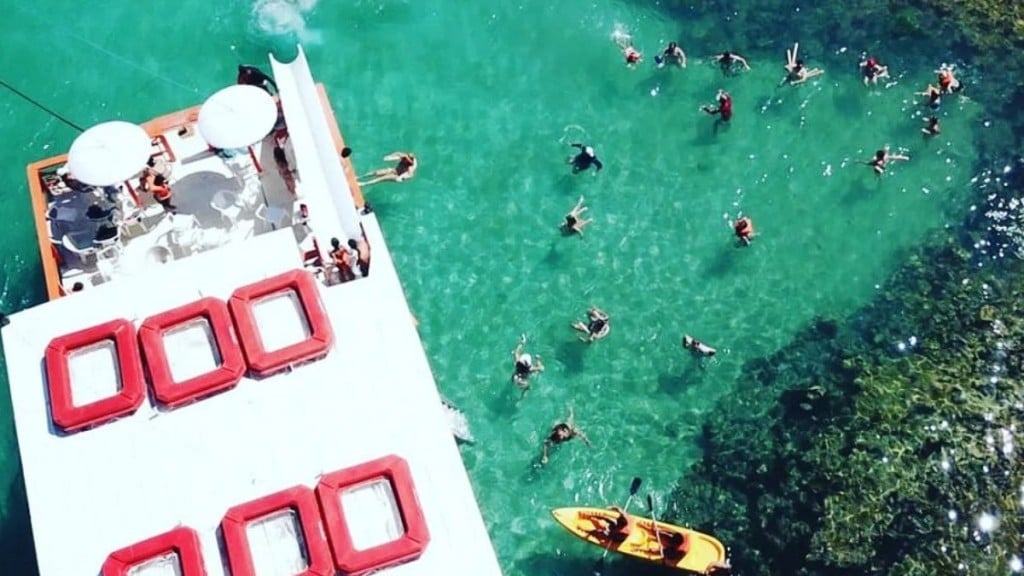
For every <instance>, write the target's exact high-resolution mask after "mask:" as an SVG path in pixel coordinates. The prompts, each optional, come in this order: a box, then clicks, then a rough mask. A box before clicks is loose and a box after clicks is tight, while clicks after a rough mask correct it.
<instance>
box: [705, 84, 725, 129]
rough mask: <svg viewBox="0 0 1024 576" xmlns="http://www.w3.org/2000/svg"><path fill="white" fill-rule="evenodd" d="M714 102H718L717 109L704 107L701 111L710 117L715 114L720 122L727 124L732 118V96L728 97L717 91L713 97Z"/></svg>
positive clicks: (723, 91)
mask: <svg viewBox="0 0 1024 576" xmlns="http://www.w3.org/2000/svg"><path fill="white" fill-rule="evenodd" d="M715 100H716V101H717V102H718V107H717V108H716V107H714V106H707V105H705V106H702V107H701V110H703V111H704V112H706V113H708V114H710V115H712V116H714V115H716V114H717V115H718V116H719V117H720V118H721V120H722V122H728V121H729V120H730V119H731V118H732V96H729V93H728V92H726V91H725V90H719V91H718V94H716V95H715Z"/></svg>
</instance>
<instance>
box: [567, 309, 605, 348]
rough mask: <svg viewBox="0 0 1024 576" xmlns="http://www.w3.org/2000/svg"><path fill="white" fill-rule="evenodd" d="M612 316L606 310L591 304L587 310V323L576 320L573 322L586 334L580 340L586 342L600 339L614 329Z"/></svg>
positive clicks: (574, 326) (575, 326)
mask: <svg viewBox="0 0 1024 576" xmlns="http://www.w3.org/2000/svg"><path fill="white" fill-rule="evenodd" d="M610 322H611V317H610V316H608V313H607V312H605V311H604V310H601V309H600V308H598V307H597V306H591V307H590V310H587V323H586V324H584V323H583V322H580V321H576V322H573V324H572V327H573V328H575V329H576V330H579V331H580V332H583V333H584V334H586V336H581V337H580V340H583V341H584V342H594V341H596V340H600V339H602V338H604V337H605V336H607V335H608V333H609V332H611V330H612V325H611V324H610Z"/></svg>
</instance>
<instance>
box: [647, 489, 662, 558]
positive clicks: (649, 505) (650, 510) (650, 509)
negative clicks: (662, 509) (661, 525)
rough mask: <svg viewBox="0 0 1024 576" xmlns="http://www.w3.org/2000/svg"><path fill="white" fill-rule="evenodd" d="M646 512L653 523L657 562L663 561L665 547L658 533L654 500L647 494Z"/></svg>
mask: <svg viewBox="0 0 1024 576" xmlns="http://www.w3.org/2000/svg"><path fill="white" fill-rule="evenodd" d="M647 512H648V513H649V514H650V515H651V521H652V522H653V523H654V539H655V540H657V541H658V556H659V560H664V559H665V546H664V545H663V544H662V543H661V534H659V533H658V517H657V516H655V515H654V498H652V497H651V495H650V494H647Z"/></svg>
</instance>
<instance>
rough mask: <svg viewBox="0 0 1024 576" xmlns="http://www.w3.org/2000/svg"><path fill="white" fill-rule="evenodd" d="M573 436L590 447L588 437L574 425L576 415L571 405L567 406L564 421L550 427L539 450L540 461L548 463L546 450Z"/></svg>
mask: <svg viewBox="0 0 1024 576" xmlns="http://www.w3.org/2000/svg"><path fill="white" fill-rule="evenodd" d="M573 438H579V439H580V440H583V443H584V444H586V445H587V447H588V448H589V447H590V439H589V438H587V435H586V434H584V433H583V431H582V430H580V429H579V428H577V427H576V417H575V415H574V414H573V411H572V406H570V407H569V417H568V418H566V419H565V421H564V422H559V423H557V424H555V425H554V426H552V427H551V432H550V433H548V437H547V438H545V439H544V446H543V448H542V451H541V457H540V463H541V464H542V465H543V464H547V463H548V451H549V450H550V449H551V448H553V447H554V446H557V445H558V444H562V443H564V442H568V441H569V440H572V439H573Z"/></svg>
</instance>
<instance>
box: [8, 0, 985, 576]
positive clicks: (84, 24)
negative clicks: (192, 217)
mask: <svg viewBox="0 0 1024 576" xmlns="http://www.w3.org/2000/svg"><path fill="white" fill-rule="evenodd" d="M639 4H640V3H628V2H614V1H611V0H594V1H591V2H586V3H584V2H581V1H575V0H573V1H567V2H543V1H541V0H522V1H520V2H518V3H455V2H440V1H437V0H417V1H416V2H412V1H411V0H410V1H399V0H378V1H376V2H369V1H362V0H356V1H353V2H344V3H342V2H338V3H328V2H321V3H317V2H315V1H312V0H306V1H304V2H299V1H284V0H269V1H263V2H257V3H253V2H248V1H245V2H243V1H237V0H236V1H232V2H222V3H219V4H212V3H207V2H202V1H199V0H186V1H183V2H178V3H176V4H174V5H173V7H171V6H166V7H154V6H153V5H151V4H145V5H143V4H141V3H139V4H137V3H129V2H121V3H119V4H116V5H115V4H111V6H110V7H109V8H108V9H107V10H106V11H104V12H102V13H100V12H96V13H87V14H83V13H82V10H81V8H80V3H77V2H71V1H70V0H46V1H45V2H39V3H37V4H35V5H34V6H33V7H31V8H28V7H21V6H13V5H12V6H10V9H9V13H8V17H7V18H5V19H4V20H2V21H0V34H2V35H3V38H4V39H5V41H6V46H7V48H6V49H5V50H4V51H3V52H0V79H2V80H4V81H6V82H9V83H10V84H12V85H14V86H16V87H17V88H19V89H20V90H22V91H24V92H26V93H28V94H30V95H31V96H33V97H34V98H36V99H38V100H40V101H41V102H43V103H45V104H46V105H47V106H50V107H52V108H54V109H55V110H57V111H59V112H60V113H61V114H63V115H65V116H67V117H68V118H69V119H72V121H74V122H76V123H78V124H81V125H86V126H87V125H89V124H92V123H95V122H100V121H104V120H108V119H112V118H124V119H127V120H132V121H143V120H146V119H148V118H151V117H153V116H156V115H159V114H162V113H165V112H168V111H173V110H176V109H179V108H182V107H185V106H190V105H194V104H197V103H200V102H201V101H202V100H203V99H204V98H205V97H206V96H208V95H209V94H211V93H212V92H214V91H216V90H217V89H218V88H220V87H222V86H224V85H226V84H228V83H231V82H232V81H233V79H234V69H235V66H236V64H237V63H239V62H246V63H252V64H257V65H265V62H266V59H265V55H266V53H267V52H268V51H270V50H273V51H276V52H277V53H278V54H279V55H282V56H287V55H288V54H290V53H291V52H292V51H293V46H294V43H295V41H297V40H300V39H301V40H302V41H303V42H304V47H305V50H306V52H307V55H308V57H309V59H310V62H311V66H312V68H313V72H314V75H315V76H316V78H317V79H318V80H319V81H321V82H323V83H324V84H325V85H326V87H327V89H328V92H329V94H330V96H331V100H332V102H333V104H334V107H335V111H336V114H337V117H338V119H339V122H340V123H341V128H342V131H343V133H344V135H345V138H346V140H347V142H348V144H349V145H350V146H352V147H353V148H354V149H355V154H354V161H355V164H356V166H357V169H358V170H359V171H360V172H363V171H368V170H370V169H373V168H376V167H378V164H380V163H381V161H380V157H381V156H383V155H385V154H387V153H388V152H391V151H393V150H395V149H401V150H413V151H415V152H416V153H417V154H418V156H419V157H420V164H421V166H420V169H419V171H418V173H417V177H416V178H415V179H414V180H413V181H411V182H409V183H404V184H401V185H393V184H381V185H379V186H374V187H371V188H368V189H367V190H366V195H367V197H368V199H369V200H370V202H371V203H372V204H373V205H374V207H375V208H376V210H377V214H378V216H379V218H380V220H381V222H382V226H383V229H384V232H385V235H386V237H387V239H388V245H389V247H390V249H391V251H392V253H393V254H394V256H395V260H396V263H397V265H398V268H399V274H400V276H401V278H402V281H403V283H404V285H405V288H406V291H407V294H408V297H409V299H410V304H411V306H412V308H413V310H414V312H415V314H416V316H417V318H418V320H419V321H420V331H421V334H422V336H423V340H424V344H425V346H426V348H427V351H428V354H429V356H430V359H431V363H432V366H433V368H434V372H435V375H436V378H437V381H438V384H439V387H440V389H441V391H442V393H443V394H444V395H445V396H447V397H448V398H449V399H451V400H452V401H453V402H454V403H455V404H457V405H458V406H460V407H461V408H462V409H463V410H464V411H465V412H466V413H467V414H468V415H469V417H470V419H471V422H472V425H473V428H474V432H475V434H476V437H477V439H478V443H477V445H475V446H471V447H466V448H464V449H463V455H464V459H465V462H466V465H467V467H468V469H469V471H470V475H471V477H472V479H473V482H474V486H475V488H476V493H477V497H478V500H479V502H480V505H481V508H482V510H483V513H484V516H485V519H486V521H487V523H488V526H489V527H490V530H491V535H492V539H493V541H494V543H495V547H496V549H497V551H498V554H499V556H500V559H501V562H502V565H503V567H504V568H505V571H506V574H508V575H510V576H512V575H525V574H546V573H558V574H587V573H589V571H590V566H591V562H592V560H593V559H594V558H595V557H596V555H595V553H594V550H592V549H588V548H587V547H586V546H585V545H583V544H580V543H578V542H576V541H574V540H573V539H572V538H570V537H569V536H568V535H567V534H565V533H564V532H562V531H561V529H559V528H557V527H556V526H555V525H554V523H553V522H552V521H551V519H550V515H549V514H548V511H549V510H550V509H551V508H553V507H557V506H563V505H573V504H580V505H583V504H593V505H604V504H606V503H609V502H613V501H621V500H622V499H623V498H624V496H625V495H624V492H625V490H626V488H627V486H628V484H629V480H630V478H631V477H633V476H642V477H643V478H644V492H648V491H650V492H653V493H654V494H655V498H656V500H659V501H661V500H663V499H664V495H665V494H666V493H667V492H668V491H669V490H670V489H671V487H672V484H673V482H675V481H676V480H677V479H678V477H679V475H680V473H681V472H682V471H683V469H684V467H685V466H686V465H687V464H688V463H689V462H691V461H692V460H693V459H694V458H695V457H697V456H698V455H699V452H698V449H697V446H696V445H695V439H696V437H697V435H698V433H699V430H700V426H701V424H702V415H703V414H704V413H705V411H706V410H707V409H708V408H710V407H711V405H712V404H713V403H714V402H715V401H716V400H717V399H719V398H722V397H728V396H730V395H739V394H743V392H744V382H742V381H738V380H737V376H738V375H739V369H740V367H741V366H742V364H743V363H744V362H745V361H747V360H750V359H752V358H757V357H759V356H763V355H766V354H768V353H770V352H772V351H773V350H775V349H777V348H779V347H780V346H782V345H784V344H785V343H786V342H787V341H788V340H789V339H790V338H791V337H792V335H793V334H794V333H795V332H796V331H797V330H798V329H799V328H801V327H802V326H804V325H805V324H806V323H807V322H808V321H809V320H810V319H811V318H813V317H814V316H816V315H842V314H846V313H849V312H852V311H854V310H855V309H856V308H857V307H858V306H859V305H861V304H863V303H864V302H866V301H867V300H868V299H869V298H871V297H872V296H873V294H874V293H875V291H876V285H878V284H880V283H881V282H882V281H884V279H885V278H886V277H887V276H888V274H889V273H890V272H891V271H892V270H893V268H894V267H895V266H896V265H898V264H899V263H900V261H901V257H902V256H903V255H904V254H905V251H906V250H907V249H909V248H910V247H912V246H914V245H916V244H919V243H921V242H923V241H925V240H927V239H928V238H929V237H930V236H932V235H934V234H937V233H938V231H940V230H941V229H942V228H943V227H945V226H948V225H953V224H955V223H957V222H959V220H960V218H961V217H962V214H963V211H964V210H965V209H966V207H965V206H964V202H965V199H966V198H967V195H968V193H969V186H968V181H969V180H970V178H971V176H972V169H973V165H972V163H973V161H974V160H975V150H974V149H973V146H972V140H971V132H970V127H971V124H972V121H973V120H974V119H975V118H976V117H977V116H978V114H979V113H980V111H979V110H978V107H977V106H976V105H974V104H972V103H971V102H969V101H967V100H966V99H960V100H955V99H947V103H946V104H945V106H944V109H943V111H942V117H943V135H942V136H941V137H939V138H937V139H935V140H934V141H931V142H925V141H924V140H923V139H922V137H921V135H920V133H919V130H920V127H921V120H920V117H919V116H920V114H921V112H922V110H923V109H922V108H921V107H920V106H917V105H916V100H915V97H914V96H913V92H915V91H918V90H920V89H921V88H922V87H923V86H924V85H925V84H926V83H927V82H928V81H929V80H930V79H931V69H920V70H907V71H904V70H898V69H895V67H894V70H893V76H894V78H893V81H894V82H895V84H894V85H893V86H890V87H881V86H880V87H878V88H875V89H870V90H869V89H867V88H865V87H864V86H863V85H862V84H861V83H860V78H859V75H858V74H857V71H856V63H857V61H858V55H859V52H860V50H861V48H862V47H857V46H850V47H843V46H829V45H828V44H827V39H824V38H818V39H813V40H812V39H806V40H805V44H804V45H805V46H807V45H814V46H817V47H818V48H817V53H812V54H811V55H810V58H812V59H814V60H812V63H814V64H817V63H820V62H822V61H826V62H827V67H828V70H827V73H826V75H825V76H823V77H821V78H820V79H818V80H817V81H814V82H811V83H808V84H807V85H805V86H801V87H781V88H780V87H777V84H778V81H779V79H780V77H781V75H782V70H781V65H782V63H783V61H784V60H783V54H784V49H785V47H786V42H787V41H788V40H789V39H780V42H779V45H778V46H777V49H774V50H773V51H770V52H759V51H755V50H747V49H746V48H745V47H743V46H732V47H731V48H732V49H735V50H737V51H739V52H740V53H742V54H744V55H746V56H747V57H748V58H749V59H750V61H751V64H752V66H753V70H752V71H750V72H749V73H744V74H741V75H737V76H734V77H728V78H725V77H723V76H722V74H721V73H720V72H719V71H718V69H717V67H715V66H712V65H711V64H709V63H708V62H707V59H706V58H707V57H708V56H710V55H712V54H714V53H717V52H719V51H721V50H722V49H724V48H726V47H727V46H723V45H722V44H719V43H718V42H720V41H721V38H720V37H719V36H718V31H717V30H716V27H715V26H716V21H715V19H714V18H711V17H706V18H702V19H699V20H696V21H690V22H681V21H679V20H678V19H672V18H670V17H669V16H668V15H667V14H665V13H664V12H662V11H660V10H659V9H657V8H656V7H648V8H643V7H638V5H639ZM53 19H58V20H60V22H61V26H60V30H59V31H55V30H54V29H53V25H52V22H53ZM617 28H625V29H628V31H629V32H630V33H631V34H632V35H633V36H634V38H635V40H636V44H637V46H638V47H639V48H640V49H641V50H644V51H645V52H646V56H647V61H646V62H645V63H644V64H643V65H641V66H640V67H639V68H637V69H635V70H630V69H627V68H626V67H625V66H623V63H622V58H621V56H620V55H619V54H618V52H617V50H616V48H615V44H614V43H613V41H612V33H613V31H614V30H616V29H617ZM44 39H45V41H43V40H44ZM671 39H678V40H680V42H681V45H682V46H683V48H684V49H685V50H686V51H687V54H688V56H689V58H690V66H689V67H688V68H687V69H686V70H678V69H673V68H666V69H664V70H657V69H655V68H654V66H653V63H652V60H653V55H654V54H655V53H656V51H657V50H658V49H660V48H661V47H662V45H663V44H664V43H665V42H666V41H668V40H671ZM793 40H796V39H793ZM844 48H845V50H844ZM805 50H807V49H806V48H805ZM815 60H816V61H815ZM937 64H938V62H936V65H937ZM719 88H725V89H727V90H729V91H730V92H731V93H732V95H733V97H734V99H735V104H734V108H735V116H734V118H733V121H732V122H731V125H730V126H726V127H722V128H721V129H719V130H717V131H716V130H715V122H714V119H712V118H711V117H709V116H707V115H704V114H702V113H700V112H699V111H698V108H699V106H700V105H702V104H710V103H712V102H713V99H714V95H715V92H716V90H717V89H719ZM0 118H2V119H3V120H2V126H3V127H4V129H5V130H4V132H5V135H6V141H7V144H6V145H5V146H4V147H3V148H2V149H0V185H2V186H0V190H2V193H0V215H2V216H3V218H4V221H5V222H6V223H7V225H6V226H5V230H4V232H3V240H4V241H3V242H2V243H0V251H2V259H0V262H2V265H3V269H2V273H0V274H2V280H3V284H2V287H3V289H2V292H0V308H2V309H4V310H16V309H19V308H23V307H26V306H30V305H34V304H37V303H39V302H41V301H42V300H43V299H44V292H43V289H42V283H41V280H40V279H41V271H40V268H39V262H38V255H37V248H36V241H35V235H34V229H33V226H32V223H31V218H30V215H31V210H30V206H29V201H28V198H27V189H26V185H25V176H24V168H23V167H24V165H25V164H27V163H29V162H30V161H33V160H36V159H40V158H43V157H47V156H50V155H54V154H57V153H61V152H63V151H65V150H66V149H67V147H68V146H69V145H70V143H71V141H72V140H73V138H74V136H75V135H76V133H75V132H74V131H73V130H72V129H70V128H68V127H67V126H65V125H64V124H62V123H60V122H58V121H56V120H54V119H53V118H51V117H49V116H47V115H46V114H44V113H42V112H40V111H39V110H38V109H36V108H34V107H32V106H31V105H29V104H27V103H26V102H25V101H23V100H21V99H19V98H17V97H15V96H14V95H12V94H11V93H10V92H7V91H0ZM575 140H584V141H585V142H587V143H589V144H592V145H593V146H595V147H596V148H597V151H598V154H599V155H600V157H601V159H602V160H603V161H604V163H605V170H604V171H602V172H601V173H600V174H593V173H584V174H579V175H572V174H571V173H570V171H569V169H568V167H567V166H566V164H565V159H566V157H567V156H568V155H570V154H571V149H570V148H569V147H568V145H567V144H568V143H569V142H572V141H575ZM886 143H889V144H891V145H892V146H893V147H894V148H905V149H907V150H909V154H910V155H911V156H912V160H911V161H910V162H905V163H899V164H896V165H894V166H893V167H892V168H891V169H890V170H889V173H888V174H887V175H886V176H885V177H884V178H882V179H876V178H875V176H874V175H873V174H872V172H871V170H870V169H869V168H867V167H866V166H864V165H863V163H862V161H863V160H866V159H867V158H869V157H870V156H871V155H872V154H873V152H874V150H875V149H876V148H879V147H881V146H882V145H884V144H886ZM581 195H583V196H585V197H586V201H587V205H588V206H590V211H589V213H588V215H589V216H591V217H593V218H594V220H595V221H594V224H592V225H591V226H590V227H589V228H587V230H586V233H585V236H584V237H583V238H576V237H572V238H568V237H563V236H562V235H561V234H560V232H559V229H558V225H559V223H560V221H561V218H562V216H563V215H564V213H565V212H567V211H568V210H569V209H570V208H571V207H572V205H573V204H574V203H575V202H576V199H577V198H578V197H579V196H581ZM740 213H742V214H746V215H750V216H751V217H752V218H753V219H754V222H755V225H756V228H757V231H758V233H759V236H758V237H757V238H756V239H755V242H754V244H753V245H752V246H751V247H749V248H738V247H737V246H736V245H735V243H734V242H733V238H732V236H731V230H730V229H729V227H728V222H729V220H731V219H735V217H737V215H739V214H740ZM591 304H594V305H598V306H600V307H602V308H604V309H605V310H607V311H608V312H609V313H610V314H611V316H612V332H611V335H610V336H609V337H608V339H606V340H604V341H601V342H598V343H595V344H592V345H589V346H588V345H585V344H583V343H581V342H579V341H578V340H577V338H576V335H575V333H574V332H573V331H572V330H571V329H570V328H569V324H570V323H571V322H572V321H573V320H576V319H578V318H581V317H582V315H583V313H584V311H585V309H586V308H587V306H589V305H591ZM521 333H525V334H527V335H528V337H529V345H528V351H530V352H532V353H534V354H535V355H538V354H539V355H540V356H541V357H543V359H544V363H545V364H546V366H547V370H546V371H545V372H544V373H543V374H541V375H539V377H537V378H536V379H535V380H534V382H533V388H532V389H531V390H530V392H529V393H528V394H527V395H526V397H525V398H522V399H520V397H519V393H518V391H517V390H516V389H515V388H514V387H513V386H512V385H511V384H510V383H509V380H508V377H509V374H510V370H511V357H510V352H511V350H512V348H513V347H514V346H515V343H516V341H517V339H518V337H519V335H520V334H521ZM683 333H690V334H693V335H694V336H697V337H698V338H700V339H702V340H704V341H706V342H708V343H709V344H711V345H713V346H716V347H718V348H719V350H720V354H719V355H718V357H717V360H716V361H715V362H712V363H710V364H708V365H707V366H705V367H701V365H700V364H699V363H698V362H696V361H695V360H694V359H693V358H691V357H689V356H688V355H686V354H684V353H683V351H682V350H681V349H680V345H679V341H680V337H681V335H682V334H683ZM908 336H909V335H908ZM0 381H4V382H5V377H4V376H0ZM567 406H573V407H574V409H575V412H576V417H577V421H578V424H579V425H580V427H581V428H582V429H583V430H584V431H585V432H586V433H587V434H588V435H589V436H590V438H591V439H592V441H593V447H592V448H589V449H588V448H586V447H585V446H583V445H574V443H569V444H567V445H564V446H562V447H560V449H558V450H557V451H556V452H555V453H554V454H553V455H552V457H551V461H550V463H549V464H548V465H547V466H546V467H543V468H540V467H538V466H537V465H536V460H537V457H538V455H539V447H540V442H541V440H542V438H543V436H544V435H545V434H546V432H547V430H548V428H549V427H550V426H551V425H552V424H553V423H554V422H555V421H556V420H558V419H559V418H561V417H563V416H564V415H565V412H566V408H567ZM9 415H10V406H9V399H8V397H7V395H6V394H0V459H2V461H0V482H2V483H3V485H4V486H7V485H10V486H11V487H12V488H11V489H10V494H11V496H10V497H9V498H8V501H7V503H6V505H5V507H4V509H3V531H2V532H0V554H2V555H3V557H2V558H0V563H2V565H4V566H5V571H4V573H5V574H12V575H21V574H26V575H29V574H32V570H33V568H32V565H33V563H32V561H31V556H30V554H29V552H28V550H30V536H29V534H28V528H27V526H28V521H27V515H26V514H27V513H26V510H25V505H24V501H23V500H24V499H23V495H22V494H21V488H20V483H21V479H20V477H19V476H18V470H19V463H18V456H17V448H16V441H15V438H14V432H13V425H12V422H11V419H10V416H9ZM727 544H729V545H732V546H740V545H742V543H727ZM635 567H636V566H635V565H633V564H629V563H626V562H618V563H616V564H614V565H613V566H612V567H611V569H610V570H609V572H608V573H610V574H615V573H622V574H624V573H629V572H630V571H631V570H632V569H633V568H635Z"/></svg>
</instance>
